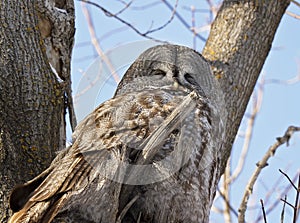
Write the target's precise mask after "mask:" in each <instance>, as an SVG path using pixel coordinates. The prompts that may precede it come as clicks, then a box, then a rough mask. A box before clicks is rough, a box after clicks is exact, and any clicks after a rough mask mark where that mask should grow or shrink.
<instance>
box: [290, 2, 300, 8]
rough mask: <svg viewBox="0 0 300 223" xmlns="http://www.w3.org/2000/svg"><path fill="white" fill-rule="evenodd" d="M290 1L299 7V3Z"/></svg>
mask: <svg viewBox="0 0 300 223" xmlns="http://www.w3.org/2000/svg"><path fill="white" fill-rule="evenodd" d="M291 2H292V3H294V4H295V5H297V6H298V7H300V3H299V2H297V1H295V0H291Z"/></svg>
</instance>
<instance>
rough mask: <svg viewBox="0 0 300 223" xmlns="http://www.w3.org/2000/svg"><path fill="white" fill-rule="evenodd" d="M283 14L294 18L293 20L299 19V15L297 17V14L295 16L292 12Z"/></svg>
mask: <svg viewBox="0 0 300 223" xmlns="http://www.w3.org/2000/svg"><path fill="white" fill-rule="evenodd" d="M285 13H286V14H287V15H289V16H291V17H293V18H295V19H300V15H297V14H295V13H293V12H290V11H286V12H285Z"/></svg>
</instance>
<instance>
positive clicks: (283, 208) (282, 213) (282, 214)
mask: <svg viewBox="0 0 300 223" xmlns="http://www.w3.org/2000/svg"><path fill="white" fill-rule="evenodd" d="M285 202H286V195H285V196H284V202H283V206H282V211H281V216H280V222H281V223H283V221H284V211H285Z"/></svg>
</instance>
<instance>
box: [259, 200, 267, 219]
mask: <svg viewBox="0 0 300 223" xmlns="http://www.w3.org/2000/svg"><path fill="white" fill-rule="evenodd" d="M260 203H261V209H262V212H263V216H264V222H265V223H267V216H266V212H265V207H264V201H263V200H262V199H260Z"/></svg>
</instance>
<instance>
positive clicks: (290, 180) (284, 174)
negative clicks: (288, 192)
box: [279, 169, 298, 191]
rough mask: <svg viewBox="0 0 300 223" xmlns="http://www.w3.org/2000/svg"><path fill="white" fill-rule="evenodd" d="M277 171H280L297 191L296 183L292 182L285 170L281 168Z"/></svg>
mask: <svg viewBox="0 0 300 223" xmlns="http://www.w3.org/2000/svg"><path fill="white" fill-rule="evenodd" d="M279 172H280V173H282V174H283V175H284V176H285V177H286V178H287V179H288V181H289V182H290V184H291V185H292V186H293V187H294V189H295V190H296V191H297V190H298V189H297V187H296V185H295V184H294V183H293V181H292V180H291V178H290V177H289V176H288V175H287V174H286V173H285V172H283V171H282V170H281V169H279Z"/></svg>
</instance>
